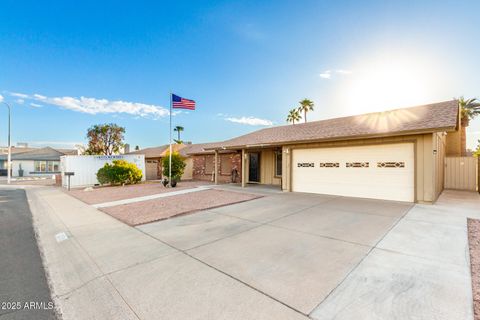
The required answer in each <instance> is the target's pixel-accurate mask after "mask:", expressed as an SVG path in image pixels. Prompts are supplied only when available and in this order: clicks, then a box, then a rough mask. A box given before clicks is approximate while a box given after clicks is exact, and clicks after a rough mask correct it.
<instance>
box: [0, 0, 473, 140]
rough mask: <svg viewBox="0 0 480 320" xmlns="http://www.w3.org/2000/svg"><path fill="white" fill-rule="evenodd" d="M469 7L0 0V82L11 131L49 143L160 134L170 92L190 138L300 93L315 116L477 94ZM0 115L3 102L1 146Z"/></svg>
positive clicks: (241, 124) (209, 135)
mask: <svg viewBox="0 0 480 320" xmlns="http://www.w3.org/2000/svg"><path fill="white" fill-rule="evenodd" d="M300 4H301V5H300ZM478 12H480V2H478V1H441V3H440V2H439V1H328V2H327V1H301V2H299V1H262V2H261V3H259V2H258V1H228V2H227V1H169V2H162V1H151V2H149V1H143V2H142V1H81V2H79V1H48V2H41V1H2V3H1V5H0V94H1V95H2V96H3V97H4V99H5V101H8V102H10V103H11V104H13V109H14V110H13V124H12V128H13V141H14V142H29V143H30V144H36V145H51V146H53V147H55V146H71V145H72V144H74V143H84V142H85V140H84V138H85V133H86V130H87V128H88V127H90V126H91V125H93V124H97V123H105V122H115V123H118V124H120V125H122V126H125V127H126V130H127V133H126V142H128V143H130V144H131V145H133V146H135V145H140V146H141V147H147V146H153V145H160V144H164V143H168V116H167V112H165V109H164V108H168V105H169V92H171V91H174V92H175V93H177V94H179V95H182V96H185V97H187V98H191V99H195V100H196V101H197V110H195V111H193V112H181V113H179V114H176V115H175V116H174V124H178V125H182V126H184V127H185V132H184V134H183V137H182V138H183V139H184V140H190V141H193V142H209V141H216V140H224V139H227V138H230V137H233V136H237V135H240V134H243V133H247V132H250V131H253V130H256V129H259V128H262V127H263V126H264V125H270V124H273V125H279V124H285V116H286V114H287V112H288V110H289V109H291V108H293V107H295V106H296V105H297V103H298V101H299V100H301V99H303V98H310V99H312V100H313V101H314V102H315V104H316V107H315V111H314V112H312V113H310V114H309V120H318V119H325V118H331V117H336V116H343V115H349V114H359V113H363V112H369V111H378V110H384V109H392V108H395V107H403V106H409V105H415V104H422V103H429V102H436V101H442V100H449V99H451V98H453V97H458V96H461V95H464V96H466V97H475V96H478V97H480V92H479V90H480V80H479V79H478V71H479V70H480V59H478V56H479V52H480V44H479V42H478V39H480V28H479V27H478V16H477V15H478ZM82 97H83V98H82ZM5 123H6V110H5V108H2V109H0V145H5V144H6V136H7V134H6V128H5V125H4V124H5ZM477 139H480V119H477V120H475V121H474V122H472V124H471V126H470V128H469V135H468V143H469V146H470V147H473V146H475V145H476V140H477Z"/></svg>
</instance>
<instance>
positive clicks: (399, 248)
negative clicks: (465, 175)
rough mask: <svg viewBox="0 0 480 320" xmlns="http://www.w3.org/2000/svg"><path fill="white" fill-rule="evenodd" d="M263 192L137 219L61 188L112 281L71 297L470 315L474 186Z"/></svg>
mask: <svg viewBox="0 0 480 320" xmlns="http://www.w3.org/2000/svg"><path fill="white" fill-rule="evenodd" d="M218 188H222V187H221V186H220V187H218ZM250 190H253V188H252V189H250ZM263 191H265V192H262V190H261V189H258V192H262V193H261V194H262V195H263V197H262V198H258V199H255V200H252V201H248V202H242V203H239V204H234V205H229V206H224V207H220V208H213V209H210V210H205V211H201V212H197V213H195V214H191V215H184V216H178V217H175V218H171V219H167V220H163V221H159V222H153V223H150V224H145V225H141V226H137V227H135V228H133V227H128V226H126V225H124V224H122V223H121V222H119V221H117V220H114V219H112V218H111V217H109V216H107V215H105V214H103V213H101V212H99V211H97V210H96V209H94V208H92V207H89V206H88V205H86V204H84V203H81V202H80V201H77V200H74V199H72V198H70V197H68V196H67V195H65V194H64V193H60V194H57V193H55V194H52V195H51V196H49V198H47V197H46V196H45V197H44V199H46V201H47V203H48V204H49V205H50V206H51V207H54V206H55V203H54V202H55V201H56V202H57V205H56V206H57V207H59V210H57V213H56V214H57V215H58V216H62V217H61V219H62V221H63V222H64V223H65V224H66V225H67V226H68V225H70V224H71V225H72V227H69V229H68V232H69V234H70V235H71V237H73V239H75V241H76V243H78V244H79V245H80V246H81V248H82V250H84V251H85V252H87V253H88V255H89V257H91V259H93V260H94V261H95V264H96V265H97V266H98V268H99V269H100V270H99V271H98V273H100V275H102V276H101V278H99V279H106V280H108V283H103V282H102V283H97V282H98V281H99V280H90V282H88V287H86V288H85V289H80V290H77V289H74V290H73V291H72V293H70V294H68V295H66V296H65V297H67V298H68V299H65V301H64V302H63V303H65V304H67V305H68V304H70V308H76V307H77V306H79V305H81V304H80V302H79V300H78V299H80V297H82V298H84V299H92V301H90V300H89V302H88V303H89V304H90V303H92V304H95V301H94V300H95V295H96V294H98V293H99V292H104V291H108V292H109V294H105V293H102V295H103V296H104V297H107V296H109V295H110V296H112V297H115V299H114V300H112V299H110V298H109V300H106V299H103V300H101V301H102V305H101V307H99V308H97V309H95V312H97V313H98V314H100V315H101V314H103V315H106V314H111V312H112V310H117V311H116V312H120V311H121V312H122V317H123V318H125V319H130V318H132V319H134V318H135V319H137V318H139V319H272V320H273V319H275V320H277V319H308V318H311V319H318V320H320V319H322V320H323V319H325V320H326V319H336V320H347V319H348V320H350V319H472V295H471V278H470V271H469V264H468V254H467V250H468V249H467V247H468V246H467V232H466V217H467V216H470V217H476V218H479V217H480V213H479V212H478V205H479V204H480V198H479V196H478V194H475V193H469V192H452V191H446V192H444V194H443V195H442V197H441V198H440V199H439V201H438V202H437V203H436V204H435V205H418V204H417V205H414V204H411V203H405V202H394V201H382V200H370V199H360V198H348V197H340V196H327V195H317V194H304V193H280V192H272V190H263ZM60 198H61V199H64V200H61V201H63V202H64V205H63V206H66V205H67V203H69V204H70V205H71V204H72V203H74V204H75V208H78V210H82V211H81V212H82V216H81V217H80V216H78V215H74V213H73V212H72V210H70V211H69V212H67V211H65V210H62V207H61V206H59V205H58V203H59V201H60ZM72 201H73V202H72ZM33 207H34V208H35V206H33ZM75 210H76V209H75ZM81 219H84V220H82V221H80V220H81ZM85 219H88V221H87V220H85ZM45 225H46V226H49V228H51V223H48V224H45ZM78 225H81V227H78ZM98 230H102V232H100V233H98ZM92 234H95V237H94V239H92ZM55 250H56V251H51V252H58V250H63V249H59V248H57V247H56V249H55ZM47 253H48V251H47ZM71 255H72V253H71V252H70V251H69V252H68V256H71ZM48 259H49V258H48V254H47V265H48V266H49V267H50V268H52V263H50V264H49V263H48ZM62 261H63V260H62ZM63 265H64V262H61V263H60V262H59V263H58V268H60V269H61V268H63ZM53 267H55V265H54V266H53ZM77 268H78V267H77ZM98 273H96V274H95V277H97V278H98V277H99V275H98ZM55 274H56V275H57V276H58V274H62V273H61V272H60V271H57V272H56V273H55ZM70 274H71V273H70ZM92 277H93V275H92ZM87 280H88V277H85V281H87ZM62 283H65V282H62ZM97 286H98V287H97ZM77 287H78V284H77ZM54 288H55V281H54ZM92 288H95V289H92ZM54 291H55V290H54ZM83 291H85V292H83ZM60 299H64V298H63V296H61V297H60ZM72 301H73V302H72ZM110 301H113V302H110ZM119 301H125V304H123V302H122V305H123V307H119V306H118V303H120V302H119ZM74 302H75V303H74ZM112 304H113V305H112ZM84 305H88V304H84ZM63 309H65V308H63ZM65 310H68V308H67V309H65ZM118 310H120V311H118ZM131 311H132V312H134V313H135V315H136V317H133V316H132V317H130V316H129V315H130V314H131ZM78 315H79V314H77V316H78ZM80 318H81V317H80Z"/></svg>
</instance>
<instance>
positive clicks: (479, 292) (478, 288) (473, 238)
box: [468, 219, 480, 320]
mask: <svg viewBox="0 0 480 320" xmlns="http://www.w3.org/2000/svg"><path fill="white" fill-rule="evenodd" d="M468 244H469V246H470V268H471V273H472V294H473V310H474V315H475V320H480V220H477V219H468Z"/></svg>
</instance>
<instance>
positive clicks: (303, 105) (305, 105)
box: [298, 99, 314, 122]
mask: <svg viewBox="0 0 480 320" xmlns="http://www.w3.org/2000/svg"><path fill="white" fill-rule="evenodd" d="M313 106H314V103H313V101H312V100H308V99H303V100H302V101H300V107H298V111H300V112H303V116H304V117H305V122H307V112H309V111H313Z"/></svg>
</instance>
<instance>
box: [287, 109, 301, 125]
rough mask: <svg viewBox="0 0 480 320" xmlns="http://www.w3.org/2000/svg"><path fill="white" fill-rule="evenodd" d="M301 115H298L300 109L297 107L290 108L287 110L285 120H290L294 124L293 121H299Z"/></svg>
mask: <svg viewBox="0 0 480 320" xmlns="http://www.w3.org/2000/svg"><path fill="white" fill-rule="evenodd" d="M300 119H302V116H301V115H300V111H299V110H298V109H292V110H290V111H288V116H287V122H291V123H293V124H295V121H300Z"/></svg>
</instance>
